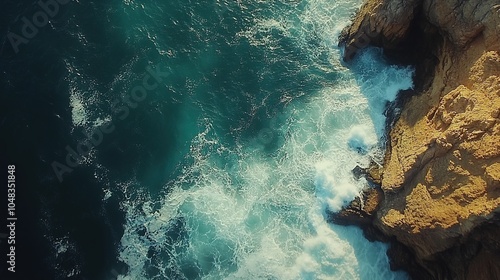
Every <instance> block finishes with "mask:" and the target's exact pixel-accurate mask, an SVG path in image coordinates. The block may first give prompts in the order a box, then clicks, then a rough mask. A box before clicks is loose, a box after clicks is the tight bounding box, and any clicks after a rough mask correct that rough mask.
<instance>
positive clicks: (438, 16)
mask: <svg viewBox="0 0 500 280" xmlns="http://www.w3.org/2000/svg"><path fill="white" fill-rule="evenodd" d="M341 43H342V44H343V45H345V55H344V59H345V60H346V61H349V60H351V59H354V58H355V54H356V52H358V51H359V50H360V49H362V48H364V47H366V46H368V45H375V46H378V47H382V48H383V49H384V51H385V52H386V53H387V55H388V57H389V58H391V59H393V61H395V62H400V63H412V64H414V65H416V76H415V83H416V84H415V92H414V94H413V95H411V96H410V95H408V93H406V94H407V95H406V96H402V97H403V100H405V103H404V106H403V109H402V112H401V114H400V115H399V116H398V118H397V121H396V122H395V124H394V125H393V127H392V129H391V131H390V135H389V139H390V140H389V143H388V144H389V145H388V150H387V154H386V158H385V164H384V167H383V170H382V175H381V190H382V193H381V194H380V193H378V192H373V191H372V192H367V194H368V195H365V197H366V198H367V199H368V200H370V201H379V203H378V205H377V206H376V207H375V206H373V203H368V205H370V209H368V210H366V211H365V210H364V209H362V208H363V207H364V206H363V203H359V201H358V202H355V203H353V204H352V205H351V207H350V208H348V209H346V210H345V211H344V212H342V213H340V214H337V215H334V216H332V219H333V220H334V221H337V222H340V223H349V221H357V220H358V222H359V218H353V217H354V216H356V215H358V217H359V216H362V218H363V219H364V222H362V225H363V226H364V228H370V227H367V226H366V223H367V222H366V221H367V217H368V220H369V223H370V224H371V225H372V226H373V228H372V230H371V231H373V229H376V230H377V231H379V232H380V233H381V234H378V238H379V239H380V238H382V239H384V238H386V239H388V240H389V239H391V238H392V240H393V247H392V248H391V250H390V251H389V255H390V256H391V257H392V260H391V261H392V265H393V267H394V268H404V269H406V270H408V271H410V273H411V275H412V277H413V278H415V279H500V218H499V217H500V0H483V1H472V0H407V1H405V0H368V1H366V3H365V4H364V5H363V6H362V8H361V9H360V10H359V12H358V13H357V15H356V16H355V18H354V20H353V24H352V25H351V26H349V27H348V28H346V29H345V30H344V31H343V33H342V35H341ZM370 193H372V194H374V195H377V199H373V198H370ZM380 197H381V198H380ZM353 213H354V214H353ZM367 213H368V214H367Z"/></svg>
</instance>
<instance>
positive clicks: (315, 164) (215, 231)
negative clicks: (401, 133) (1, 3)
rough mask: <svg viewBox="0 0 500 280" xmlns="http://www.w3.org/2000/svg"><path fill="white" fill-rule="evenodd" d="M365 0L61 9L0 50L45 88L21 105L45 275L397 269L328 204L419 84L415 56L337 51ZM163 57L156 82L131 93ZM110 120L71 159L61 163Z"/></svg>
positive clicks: (343, 196)
mask: <svg viewBox="0 0 500 280" xmlns="http://www.w3.org/2000/svg"><path fill="white" fill-rule="evenodd" d="M33 3H35V2H33ZM361 3H362V1H361V0H345V1H326V0H302V1H281V0H280V1H257V0H237V1H229V0H220V1H219V0H204V1H200V0H169V1H160V0H158V1H146V0H141V1H134V0H121V1H118V0H110V1H86V2H83V1H72V2H71V3H69V4H66V5H64V6H61V10H60V12H59V14H58V15H56V16H55V17H54V22H53V23H51V24H49V25H47V26H46V27H44V29H43V30H41V31H40V34H38V35H37V36H36V37H35V38H34V39H32V40H31V41H30V42H29V43H28V44H26V45H23V46H21V47H20V52H19V53H18V54H12V55H10V58H11V59H10V61H12V62H7V60H4V59H3V60H2V62H4V64H3V66H2V67H3V68H2V69H16V70H5V71H4V73H7V74H5V76H4V78H5V79H4V80H3V82H2V87H3V88H4V89H10V90H11V91H14V88H16V89H18V91H19V92H21V93H23V92H30V93H29V94H28V93H24V94H25V97H26V95H27V96H28V97H29V96H30V94H32V95H35V94H36V93H40V92H42V95H41V96H43V98H42V97H33V98H34V99H33V100H34V101H32V102H33V104H31V105H26V106H28V107H27V108H33V110H35V111H34V112H38V111H37V110H46V111H40V112H45V113H33V114H34V115H35V116H37V115H38V117H40V116H46V117H45V118H43V117H42V119H43V120H45V123H46V124H47V125H46V126H47V128H44V129H40V131H36V132H33V133H32V134H28V135H29V136H30V137H39V139H42V140H40V141H41V142H40V144H38V146H37V148H36V152H37V153H38V154H39V158H38V159H37V160H38V161H37V162H38V163H37V164H36V165H37V167H36V170H38V171H37V174H38V175H37V176H38V177H36V178H38V180H39V182H42V183H40V184H41V186H45V187H43V188H39V189H38V192H40V193H38V195H39V197H41V198H40V199H35V200H36V201H37V203H38V204H37V205H38V206H37V207H39V208H37V209H39V210H40V214H39V216H40V220H41V222H39V223H38V226H39V227H40V228H42V229H43V230H42V233H43V236H44V238H45V240H47V241H48V242H49V244H50V247H51V249H50V250H49V253H47V254H49V255H50V258H48V260H47V261H46V263H47V264H48V265H50V266H52V267H53V269H54V271H55V272H54V273H55V275H56V276H55V277H56V278H60V279H63V278H70V279H407V275H406V274H405V273H403V272H393V271H390V269H389V263H388V258H387V256H386V249H387V246H386V245H385V244H382V243H378V242H375V243H371V242H368V241H367V240H366V239H364V237H363V235H362V232H361V230H360V229H358V228H355V227H342V226H337V225H332V224H329V223H327V222H326V217H325V211H326V210H327V209H329V210H332V211H337V210H339V209H340V208H341V207H342V206H343V205H345V204H346V203H348V202H349V201H350V200H352V199H353V198H354V197H356V196H357V195H358V194H359V192H360V190H361V189H362V188H363V187H364V186H365V185H366V181H365V180H364V179H360V180H355V179H354V177H353V175H352V172H351V171H352V169H353V168H355V167H356V166H357V165H359V166H364V167H366V166H368V164H369V163H370V160H374V161H375V162H378V163H381V160H382V154H383V152H384V151H383V149H384V141H385V139H384V133H385V131H384V129H385V116H384V110H385V108H386V105H387V103H388V102H391V101H393V100H394V99H395V97H396V94H397V92H398V91H399V90H402V89H408V88H411V87H412V69H411V68H403V67H397V66H391V65H389V64H388V63H387V62H386V61H385V60H384V58H383V56H382V54H381V52H380V50H378V49H368V50H366V51H364V52H362V53H361V54H360V55H359V56H358V58H356V59H355V60H354V61H353V62H352V63H350V64H349V65H344V64H343V63H341V54H342V50H341V49H340V48H339V47H337V45H338V35H339V33H340V31H341V30H342V28H343V27H345V26H346V25H347V24H348V23H349V21H350V19H351V16H352V15H353V13H354V12H355V11H356V9H357V8H358V7H359V6H360V5H361ZM16 7H17V6H16ZM12 9H13V10H16V9H17V10H16V11H17V13H18V15H19V14H20V15H22V14H30V13H32V12H33V11H36V7H35V6H34V5H30V6H28V5H26V7H25V6H23V7H22V8H12ZM16 22H17V21H16V17H14V16H12V17H10V22H9V24H11V25H12V26H13V27H12V30H14V31H15V24H16ZM8 47H9V46H8V43H5V42H4V46H3V48H8ZM5 52H6V51H5ZM4 56H5V55H4ZM27 59H31V60H32V61H34V62H33V64H31V65H30V67H29V69H32V70H30V71H27V72H26V70H25V69H26V68H21V66H19V65H20V64H19V63H21V62H22V61H25V60H27ZM20 61H21V62H20ZM14 64H15V65H14ZM41 65H44V66H43V67H42V66H41ZM22 69H24V70H22ZM155 71H160V72H161V74H160V76H159V77H158V76H157V77H156V78H152V79H149V80H148V82H150V84H155V86H154V88H153V87H152V89H150V90H149V89H148V90H146V91H140V90H134V89H136V88H137V87H138V86H139V87H140V86H141V85H144V82H143V81H144V77H146V76H148V77H151V76H152V75H151V73H155ZM10 73H13V74H12V76H14V75H17V76H19V79H17V78H13V77H10V76H9V74H10ZM2 75H4V74H2ZM157 75H158V74H157ZM28 76H29V77H30V78H28ZM33 77H34V78H33ZM28 80H29V81H31V82H28V84H27V85H26V88H23V89H19V88H20V87H21V84H22V83H26V82H25V81H28ZM31 92H33V93H31ZM132 93H134V94H136V96H137V94H142V95H141V96H140V97H136V98H132V99H131V97H130V96H131V94H132ZM127 96H128V97H127ZM37 98H39V99H37ZM47 98H48V99H47ZM126 98H128V99H126ZM36 100H40V102H42V103H43V104H48V103H50V104H52V107H50V108H51V109H41V108H40V107H41V106H40V105H39V104H40V103H39V104H38V105H37V104H36V102H37V101H36ZM47 100H49V101H47ZM127 100H128V101H127ZM30 106H32V107H30ZM45 106H49V105H45ZM47 108H48V107H47ZM29 121H30V122H31V123H36V121H35V120H34V119H30V120H29ZM105 124H108V125H109V124H110V125H112V126H113V130H112V132H109V133H103V135H102V139H100V141H97V142H98V143H97V144H94V145H90V146H89V148H88V151H86V152H85V153H81V154H80V156H79V157H78V159H77V160H76V161H77V164H76V165H77V166H76V167H72V168H71V172H64V173H63V174H59V175H58V174H57V172H54V168H53V163H54V162H58V163H61V164H64V165H67V162H66V159H65V158H66V156H67V155H68V150H67V147H70V148H71V149H73V150H75V151H76V150H78V147H79V144H80V143H82V142H84V141H85V140H86V139H87V138H88V136H87V135H92V133H94V131H95V130H96V129H101V128H102V127H103V125H105ZM30 131H31V130H30ZM44 135H46V136H44ZM115 263H121V264H122V265H121V266H120V268H118V267H117V266H115Z"/></svg>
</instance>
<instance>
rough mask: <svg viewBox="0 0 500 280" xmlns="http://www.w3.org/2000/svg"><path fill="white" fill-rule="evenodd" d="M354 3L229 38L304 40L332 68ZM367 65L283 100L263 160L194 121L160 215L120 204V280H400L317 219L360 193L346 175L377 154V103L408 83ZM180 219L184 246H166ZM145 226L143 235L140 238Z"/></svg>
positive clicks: (369, 59) (368, 246) (349, 236)
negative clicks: (194, 131)
mask: <svg viewBox="0 0 500 280" xmlns="http://www.w3.org/2000/svg"><path fill="white" fill-rule="evenodd" d="M360 3H361V1H336V2H331V1H326V0H322V1H321V0H309V1H308V5H307V7H306V9H305V10H304V11H295V13H298V15H297V17H298V18H300V21H299V22H295V23H294V22H293V21H286V20H285V21H281V22H280V21H279V20H280V19H273V20H271V19H260V20H257V21H256V26H254V28H251V29H250V30H247V31H245V32H242V33H241V34H239V36H242V37H245V38H247V39H248V40H249V41H250V42H252V43H253V44H254V45H256V46H259V45H262V44H265V45H268V46H273V44H274V43H273V42H272V40H273V38H272V37H270V36H257V34H258V33H259V32H264V33H265V32H268V30H269V29H279V30H280V32H282V33H283V34H287V36H292V35H291V34H296V35H293V36H298V38H295V37H294V39H296V41H307V37H308V36H310V33H311V30H313V31H315V32H316V33H317V34H319V36H320V37H321V38H322V43H323V46H322V48H321V49H320V50H318V52H326V53H328V55H329V56H330V57H331V59H332V62H333V61H339V60H340V51H339V49H338V48H336V47H335V45H336V42H335V40H336V39H335V38H337V36H338V33H339V32H340V30H341V29H342V27H343V26H345V24H346V22H347V20H348V19H349V16H350V15H351V14H352V12H354V10H355V8H356V7H359V5H360ZM311 26H312V27H311ZM290 29H294V32H290ZM297 34H298V35H297ZM262 40H264V41H262ZM304 47H306V46H304ZM315 51H316V50H314V49H311V50H310V52H311V54H310V55H311V57H313V58H314V59H313V61H316V62H317V63H318V65H317V66H318V68H321V67H322V66H321V65H323V64H324V61H319V60H320V59H321V58H320V56H319V54H318V53H317V52H315ZM316 56H317V57H316ZM377 59H378V58H377V57H376V56H374V55H373V53H369V52H368V53H365V54H364V55H363V58H362V60H361V62H358V63H357V66H356V67H358V68H357V69H356V70H355V71H354V73H353V72H352V71H350V70H348V69H345V68H344V67H342V66H341V65H340V64H338V63H332V68H335V71H336V72H339V73H341V75H342V76H343V78H342V81H341V82H340V83H338V84H336V85H325V86H324V88H323V89H322V90H320V91H318V92H315V93H311V96H308V99H307V102H302V100H291V101H290V103H289V106H288V107H287V108H286V109H285V110H284V111H283V112H281V113H280V114H279V115H278V116H276V117H275V118H277V119H278V118H279V119H280V120H286V121H285V122H282V121H275V122H274V123H276V124H279V125H276V126H273V127H272V130H271V132H272V133H273V135H274V137H275V138H280V139H281V140H282V142H283V145H282V146H281V147H280V148H279V149H278V150H277V151H276V152H274V153H273V154H272V155H270V154H269V153H267V152H266V151H265V150H264V145H262V143H259V141H257V140H256V141H255V142H251V143H249V144H245V145H242V146H239V147H236V148H230V147H225V146H224V144H223V142H224V141H223V140H221V139H219V138H218V136H217V134H216V133H215V131H214V128H213V127H212V124H211V123H210V121H209V120H204V122H203V125H204V126H205V128H204V130H203V131H202V132H201V133H199V134H198V136H197V137H195V139H193V141H192V143H191V148H190V151H191V152H190V157H192V158H191V159H192V162H193V164H192V165H190V166H186V167H185V169H184V172H183V174H182V175H181V176H179V178H178V179H177V180H175V181H173V182H170V183H168V187H169V190H170V192H169V194H168V195H167V196H166V197H165V198H164V199H163V200H162V201H161V206H160V207H159V209H156V208H154V207H153V206H152V203H149V202H146V203H144V204H140V201H136V200H129V201H126V202H124V205H123V206H124V208H125V209H126V210H127V223H126V226H125V233H124V235H123V238H122V241H121V252H120V257H121V259H122V260H123V261H125V262H126V263H127V264H128V265H129V266H130V270H129V273H128V275H126V276H121V279H144V278H145V277H146V270H145V267H147V266H156V267H158V272H157V273H159V278H162V279H168V278H169V277H172V275H169V274H168V272H169V271H177V272H179V273H180V274H183V273H184V274H185V273H189V272H193V271H198V272H199V275H198V276H200V278H203V279H405V278H406V275H405V274H403V273H394V272H391V271H390V270H389V265H388V259H387V256H386V255H385V250H386V246H385V245H384V244H381V243H370V242H368V241H367V240H366V239H364V237H363V236H362V234H361V231H360V230H359V229H357V228H352V227H340V226H335V225H330V224H328V223H327V222H326V221H325V217H324V213H325V209H326V208H329V209H331V210H339V209H340V208H341V207H342V206H343V205H345V203H346V202H348V201H350V200H352V199H353V198H354V197H355V196H356V195H357V194H358V193H359V191H360V190H361V189H362V187H363V186H364V184H365V181H363V180H360V181H356V180H355V179H354V178H353V176H352V172H351V171H352V169H353V168H354V167H355V166H356V165H361V166H367V165H368V163H369V161H370V157H371V156H376V155H377V152H380V151H377V149H378V148H377V147H378V145H377V143H378V141H379V139H380V135H379V134H380V129H383V125H382V120H384V117H383V115H382V112H383V109H384V106H381V104H382V103H380V102H382V101H384V100H392V99H394V96H395V95H394V94H395V92H396V90H397V89H399V88H402V87H403V88H404V87H405V86H406V85H407V84H405V82H406V81H408V80H409V81H410V82H411V78H410V77H409V75H410V74H411V72H410V71H409V70H405V69H397V68H394V67H388V66H386V65H384V63H383V62H381V61H380V60H377ZM370 71H371V72H370ZM370 73H372V74H373V75H372V74H370ZM396 78H397V79H396ZM380 79H383V82H381V81H380ZM409 86H411V84H410V85H409ZM370 87H372V88H370ZM379 99H381V100H382V101H380V102H379V101H378V100H379ZM377 102H379V103H377ZM271 123H273V122H271ZM268 129H269V128H268ZM256 138H257V136H256ZM273 139H274V138H273ZM350 142H355V144H356V145H358V146H360V145H361V146H363V149H364V152H362V153H360V152H359V151H358V150H357V149H353V147H356V145H354V144H351V147H350V145H349V143H350ZM266 144H267V143H266ZM353 145H354V146H353ZM179 220H182V228H183V229H180V230H178V231H182V230H185V233H183V234H185V236H184V237H183V238H181V239H179V240H171V239H169V238H167V237H166V236H165V233H166V232H168V231H169V229H171V228H172V227H173V225H175V224H178V222H177V221H179ZM143 227H144V228H145V229H146V233H145V234H139V233H138V232H139V230H140V229H142V228H143ZM150 248H156V249H157V250H159V251H161V252H162V254H164V255H165V256H168V257H163V258H160V259H161V261H160V262H159V263H158V258H159V257H156V259H154V258H155V257H151V256H148V251H149V249H150ZM158 254H160V253H158ZM187 267H189V269H187Z"/></svg>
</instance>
